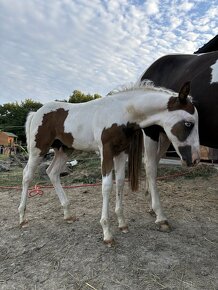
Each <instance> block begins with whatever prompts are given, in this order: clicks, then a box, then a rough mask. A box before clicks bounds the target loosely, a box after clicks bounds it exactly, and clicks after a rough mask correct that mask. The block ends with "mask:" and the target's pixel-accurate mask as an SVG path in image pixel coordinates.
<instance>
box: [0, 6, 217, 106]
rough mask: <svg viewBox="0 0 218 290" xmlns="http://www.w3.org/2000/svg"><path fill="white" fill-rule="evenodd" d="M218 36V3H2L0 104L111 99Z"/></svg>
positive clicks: (0, 20) (0, 15)
mask: <svg viewBox="0 0 218 290" xmlns="http://www.w3.org/2000/svg"><path fill="white" fill-rule="evenodd" d="M217 34H218V0H210V1H208V0H190V1H188V0H171V1H170V0H148V1H147V0H146V1H142V0H129V1H128V0H0V89H1V91H0V105H2V104H5V103H8V102H16V101H17V102H19V103H20V102H21V101H24V100H25V99H32V100H34V101H37V102H41V103H46V102H48V101H51V100H55V99H58V100H63V99H67V100H68V98H69V96H70V95H71V94H72V92H73V91H74V90H80V91H82V92H83V93H86V94H88V93H90V94H94V93H98V94H100V95H102V96H104V95H106V94H107V93H108V92H109V91H111V90H112V89H114V88H115V87H117V86H119V85H122V84H126V83H130V82H135V81H137V79H138V78H139V77H140V76H141V74H142V73H143V72H144V71H145V69H146V68H148V67H149V65H151V64H152V63H153V62H154V61H155V60H156V59H158V58H159V57H161V56H163V55H166V54H171V53H193V52H194V51H196V50H197V49H198V48H199V47H201V46H203V45H204V44H205V43H207V42H208V41H209V40H210V39H212V38H213V37H214V36H215V35H217Z"/></svg>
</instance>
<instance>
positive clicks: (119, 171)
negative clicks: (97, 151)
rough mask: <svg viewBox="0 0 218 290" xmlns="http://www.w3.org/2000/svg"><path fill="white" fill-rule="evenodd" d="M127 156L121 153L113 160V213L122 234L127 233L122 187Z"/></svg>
mask: <svg viewBox="0 0 218 290" xmlns="http://www.w3.org/2000/svg"><path fill="white" fill-rule="evenodd" d="M126 159H127V155H126V154H125V153H123V152H122V153H121V154H120V155H119V156H116V157H115V158H114V169H115V178H116V208H115V213H116V215H117V219H118V227H119V229H120V230H121V231H122V232H123V233H127V232H128V225H127V223H126V221H125V218H124V214H123V205H122V202H123V187H124V182H125V163H126Z"/></svg>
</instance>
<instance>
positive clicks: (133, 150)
mask: <svg viewBox="0 0 218 290" xmlns="http://www.w3.org/2000/svg"><path fill="white" fill-rule="evenodd" d="M142 144H143V133H142V130H137V131H135V134H134V135H133V137H132V140H131V143H130V148H129V152H128V179H129V183H130V187H131V189H132V191H137V190H138V187H139V175H140V171H141V165H142V148H143V147H142Z"/></svg>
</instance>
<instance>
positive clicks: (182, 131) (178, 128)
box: [171, 121, 194, 142]
mask: <svg viewBox="0 0 218 290" xmlns="http://www.w3.org/2000/svg"><path fill="white" fill-rule="evenodd" d="M193 127H194V124H192V123H191V126H190V127H187V126H185V121H180V122H177V123H176V124H175V125H174V126H173V127H172V129H171V132H172V134H173V135H175V136H176V137H177V138H178V140H179V141H181V142H184V141H185V140H186V139H187V138H188V136H189V135H190V133H191V131H192V129H193Z"/></svg>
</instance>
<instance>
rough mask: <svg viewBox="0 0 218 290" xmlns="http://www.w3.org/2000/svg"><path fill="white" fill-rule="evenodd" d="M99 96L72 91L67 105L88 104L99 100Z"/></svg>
mask: <svg viewBox="0 0 218 290" xmlns="http://www.w3.org/2000/svg"><path fill="white" fill-rule="evenodd" d="M99 98H101V96H100V95H99V94H94V95H93V96H92V95H90V94H87V95H86V94H84V93H82V92H81V91H78V90H74V91H73V94H72V95H71V96H70V97H69V101H68V102H69V103H84V102H89V101H92V100H95V99H99Z"/></svg>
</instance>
